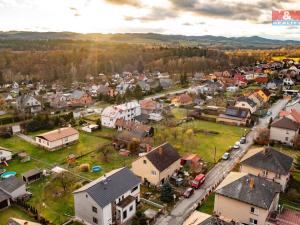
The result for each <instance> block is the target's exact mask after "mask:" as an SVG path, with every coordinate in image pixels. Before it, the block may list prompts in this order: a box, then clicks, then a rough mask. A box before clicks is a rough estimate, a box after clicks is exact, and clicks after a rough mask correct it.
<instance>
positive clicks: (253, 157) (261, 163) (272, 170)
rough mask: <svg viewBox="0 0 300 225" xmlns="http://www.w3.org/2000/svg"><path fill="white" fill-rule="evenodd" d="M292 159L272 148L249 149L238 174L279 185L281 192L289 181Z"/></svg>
mask: <svg viewBox="0 0 300 225" xmlns="http://www.w3.org/2000/svg"><path fill="white" fill-rule="evenodd" d="M292 165H293V158H291V157H289V156H287V155H285V154H283V153H281V152H279V151H276V150H275V149H273V148H270V147H266V148H258V149H251V150H250V151H249V152H248V153H247V154H246V155H245V156H244V157H243V158H242V160H241V162H240V172H242V173H249V174H253V175H255V176H260V177H263V178H265V179H267V180H270V181H273V182H276V183H278V184H280V185H281V188H282V191H284V190H285V189H286V187H287V184H288V182H289V180H290V170H291V168H292Z"/></svg>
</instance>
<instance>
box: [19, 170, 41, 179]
mask: <svg viewBox="0 0 300 225" xmlns="http://www.w3.org/2000/svg"><path fill="white" fill-rule="evenodd" d="M40 173H42V171H41V170H39V169H32V170H29V171H27V172H25V173H23V174H22V176H23V177H31V176H34V175H37V174H40Z"/></svg>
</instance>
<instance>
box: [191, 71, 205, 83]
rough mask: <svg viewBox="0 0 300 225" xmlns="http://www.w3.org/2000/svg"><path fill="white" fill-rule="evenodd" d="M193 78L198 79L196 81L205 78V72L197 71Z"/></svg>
mask: <svg viewBox="0 0 300 225" xmlns="http://www.w3.org/2000/svg"><path fill="white" fill-rule="evenodd" d="M193 80H194V81H196V82H198V81H203V80H205V75H204V73H198V72H197V73H195V74H194V77H193Z"/></svg>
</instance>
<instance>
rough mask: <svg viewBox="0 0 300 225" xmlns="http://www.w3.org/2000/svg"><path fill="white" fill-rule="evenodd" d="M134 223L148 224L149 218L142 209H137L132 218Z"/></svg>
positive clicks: (136, 224) (137, 224) (134, 224)
mask: <svg viewBox="0 0 300 225" xmlns="http://www.w3.org/2000/svg"><path fill="white" fill-rule="evenodd" d="M131 224H132V225H146V224H147V218H146V216H145V214H144V213H143V212H141V211H137V212H136V214H135V216H134V217H133V219H132V223H131Z"/></svg>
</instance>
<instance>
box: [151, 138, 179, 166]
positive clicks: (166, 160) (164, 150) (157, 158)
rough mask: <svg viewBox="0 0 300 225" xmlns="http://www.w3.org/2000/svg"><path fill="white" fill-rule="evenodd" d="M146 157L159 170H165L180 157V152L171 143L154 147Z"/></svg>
mask: <svg viewBox="0 0 300 225" xmlns="http://www.w3.org/2000/svg"><path fill="white" fill-rule="evenodd" d="M146 157H147V158H148V160H149V161H150V162H151V163H152V164H153V165H154V166H155V167H156V168H157V169H158V170H159V171H164V170H165V169H167V168H168V167H169V166H171V165H172V164H173V163H174V162H176V161H177V160H179V159H180V155H179V153H178V152H177V151H176V150H175V149H174V148H173V147H172V145H170V144H169V143H164V144H162V145H160V146H158V147H156V148H154V149H153V150H152V151H150V152H149V153H148V154H147V155H146Z"/></svg>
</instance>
